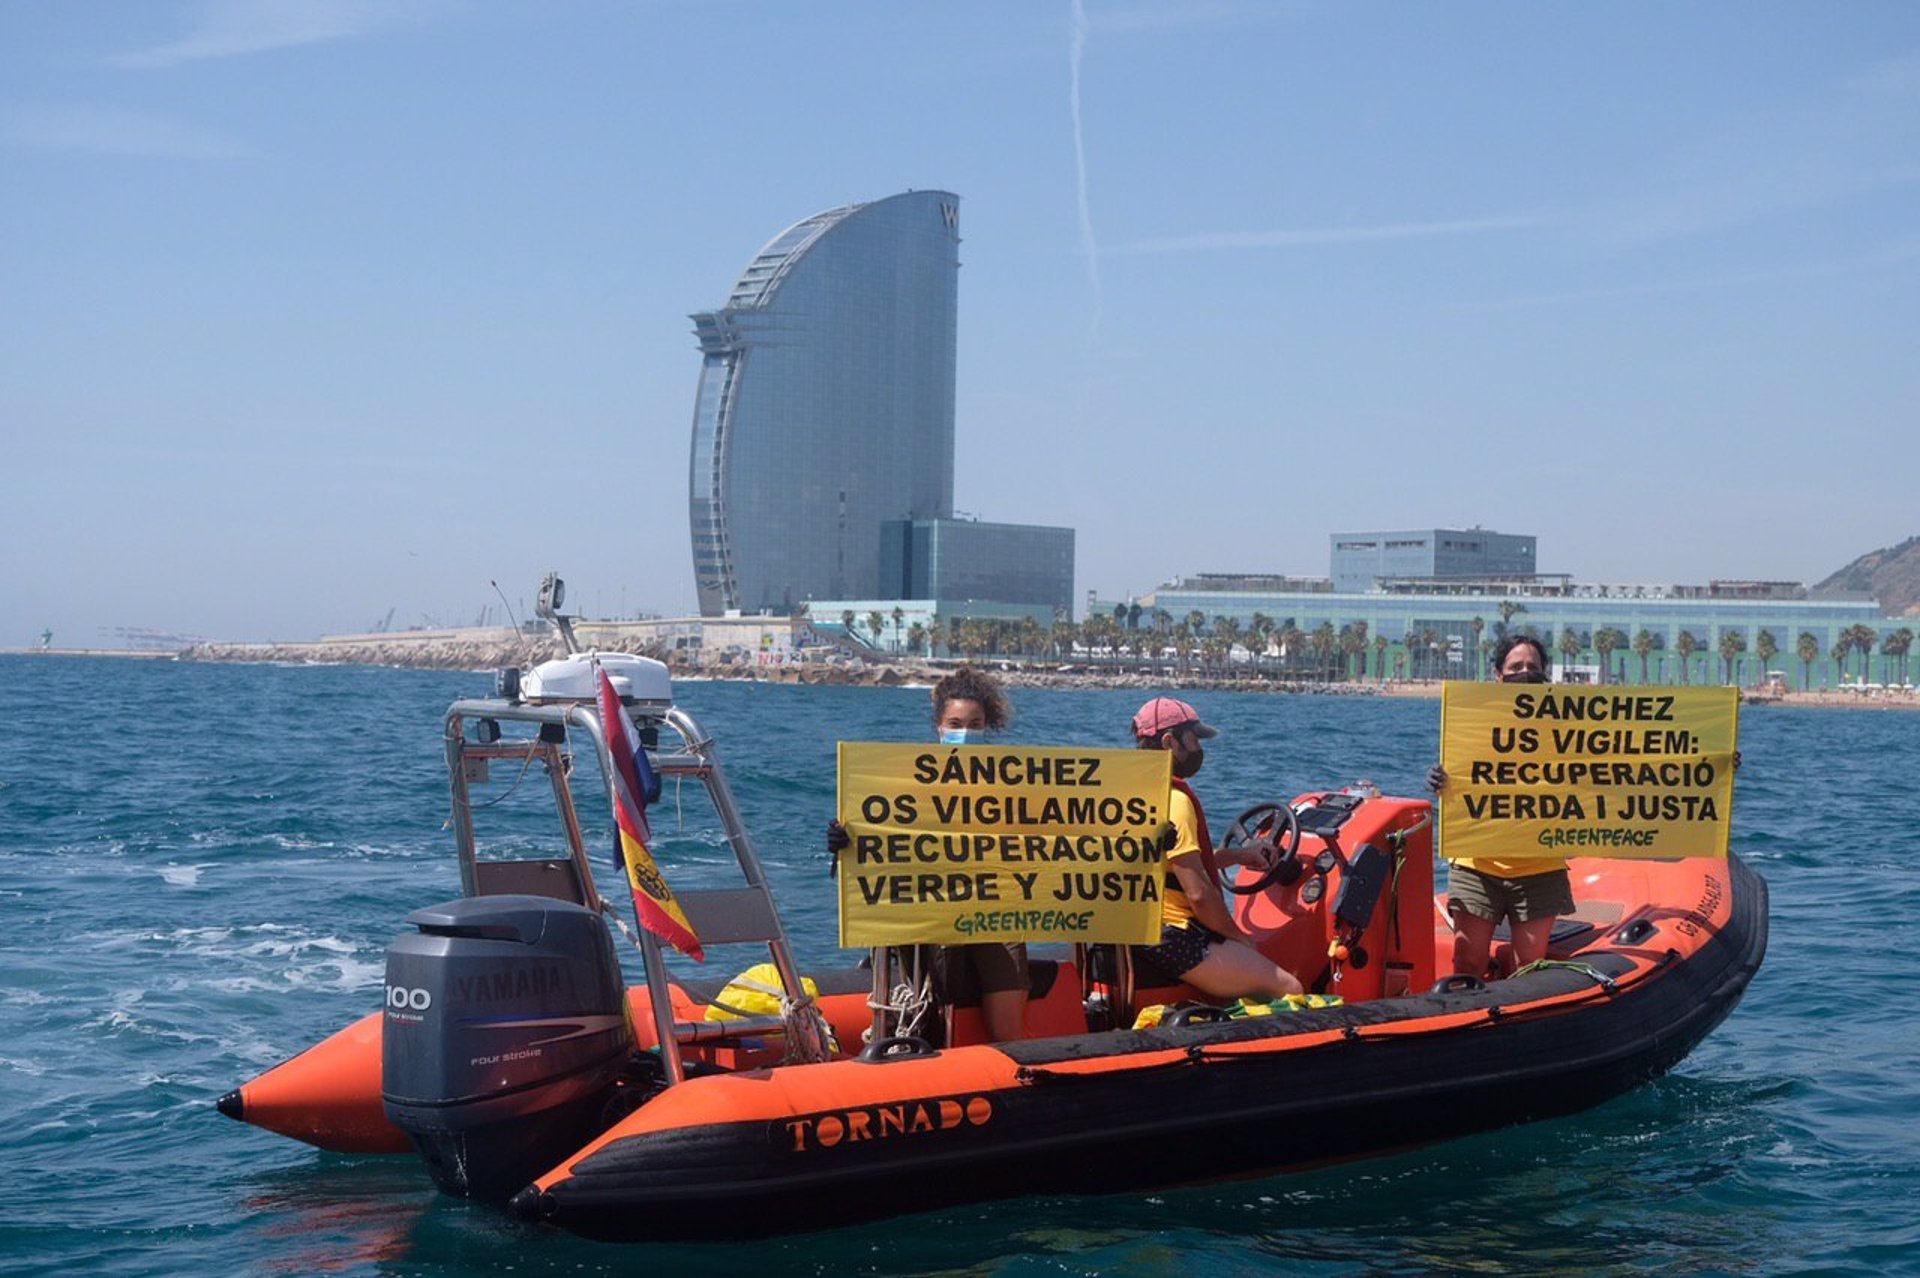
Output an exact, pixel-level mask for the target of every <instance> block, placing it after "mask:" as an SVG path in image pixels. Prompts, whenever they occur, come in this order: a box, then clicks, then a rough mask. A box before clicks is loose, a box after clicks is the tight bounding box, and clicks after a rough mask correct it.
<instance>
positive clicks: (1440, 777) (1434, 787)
mask: <svg viewBox="0 0 1920 1278" xmlns="http://www.w3.org/2000/svg"><path fill="white" fill-rule="evenodd" d="M1446 788H1447V770H1446V769H1445V768H1443V767H1441V766H1440V765H1439V764H1437V763H1436V764H1434V765H1433V766H1432V767H1431V768H1428V769H1427V789H1429V790H1431V791H1433V792H1434V793H1435V794H1438V793H1440V792H1441V791H1442V790H1444V789H1446Z"/></svg>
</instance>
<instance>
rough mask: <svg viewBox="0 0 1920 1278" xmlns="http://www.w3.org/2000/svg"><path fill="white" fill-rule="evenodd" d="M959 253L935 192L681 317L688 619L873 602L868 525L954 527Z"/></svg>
mask: <svg viewBox="0 0 1920 1278" xmlns="http://www.w3.org/2000/svg"><path fill="white" fill-rule="evenodd" d="M959 245H960V234H959V197H958V196H956V195H953V194H951V193H949V192H946V191H910V192H907V193H906V194H903V195H895V196H891V197H888V198H886V199H882V200H875V201H873V202H871V203H866V204H852V205H848V206H846V207H844V208H837V209H831V210H828V211H827V212H824V213H820V214H816V215H815V216H813V217H810V218H807V219H805V220H804V221H801V222H797V223H795V224H794V225H793V226H791V227H788V228H787V229H786V230H785V231H782V232H781V233H780V234H779V235H777V236H775V237H774V238H773V239H772V240H771V241H769V242H768V243H767V245H766V246H765V247H764V248H762V249H761V250H760V251H759V252H758V253H756V254H755V255H754V257H753V259H752V261H750V262H749V263H748V264H747V267H746V269H745V271H743V272H742V273H741V276H740V279H739V282H738V283H736V284H735V285H734V287H733V291H732V293H731V295H730V296H729V297H728V298H727V303H726V305H725V306H724V307H722V308H720V309H719V310H716V311H705V312H701V313H699V314H696V315H694V316H693V317H692V318H693V322H694V332H695V335H696V336H697V337H698V339H699V344H700V352H701V368H700V383H699V391H698V395H697V397H696V399H695V403H694V414H693V448H692V462H691V466H690V479H689V494H688V496H689V515H690V522H691V525H692V536H693V566H694V578H695V582H696V585H697V587H698V590H699V598H700V611H701V613H702V614H703V615H707V616H714V615H718V614H721V613H724V612H726V611H729V610H733V609H740V610H744V611H763V610H770V611H774V612H788V611H790V610H791V609H792V607H793V605H794V604H795V603H797V602H799V601H801V600H805V599H809V598H812V599H827V598H834V599H847V598H871V597H876V596H881V595H884V594H886V593H887V586H886V585H883V583H882V582H881V580H880V558H881V553H880V552H881V545H880V539H881V531H880V530H881V525H882V524H883V523H885V522H887V521H889V520H937V519H944V518H947V517H949V516H951V515H952V513H953V454H954V447H953V442H954V441H953V422H954V367H955V353H956V330H957V317H958V280H959V269H960V251H959ZM889 584H890V583H889Z"/></svg>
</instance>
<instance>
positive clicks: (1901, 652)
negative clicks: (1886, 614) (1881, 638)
mask: <svg viewBox="0 0 1920 1278" xmlns="http://www.w3.org/2000/svg"><path fill="white" fill-rule="evenodd" d="M1887 638H1888V640H1890V641H1891V644H1892V646H1891V647H1887V648H1883V649H1882V651H1883V652H1890V653H1892V654H1893V655H1894V656H1896V657H1898V658H1900V686H1901V687H1903V688H1904V687H1906V686H1907V654H1908V653H1909V652H1911V651H1913V630H1912V628H1911V627H1908V626H1902V627H1900V628H1899V629H1898V630H1896V631H1894V632H1893V633H1892V634H1891V635H1888V636H1887Z"/></svg>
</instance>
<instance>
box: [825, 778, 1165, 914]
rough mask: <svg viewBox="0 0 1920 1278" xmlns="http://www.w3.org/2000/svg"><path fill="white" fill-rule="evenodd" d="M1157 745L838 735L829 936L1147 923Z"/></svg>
mask: <svg viewBox="0 0 1920 1278" xmlns="http://www.w3.org/2000/svg"><path fill="white" fill-rule="evenodd" d="M1171 757H1172V756H1170V755H1168V754H1167V753H1166V752H1165V751H1164V750H1075V749H1040V748H1031V747H1014V746H931V745H879V744H875V743H871V742H858V741H843V742H841V743H840V809H839V816H840V822H841V824H842V825H844V826H846V827H847V834H848V836H849V839H850V842H849V844H848V846H847V847H846V848H845V849H844V850H843V851H842V852H841V853H840V856H839V881H840V944H841V945H844V946H867V945H924V944H965V943H969V942H984V941H1111V942H1124V943H1128V944H1144V943H1150V942H1153V941H1157V940H1159V939H1160V897H1161V891H1162V883H1163V876H1164V874H1165V868H1164V866H1163V863H1162V856H1161V850H1160V843H1159V835H1160V831H1161V829H1162V827H1163V826H1164V824H1165V822H1166V820H1167V795H1168V792H1169V790H1170V784H1171V783H1170V773H1169V767H1170V761H1171Z"/></svg>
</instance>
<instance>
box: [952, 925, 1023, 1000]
mask: <svg viewBox="0 0 1920 1278" xmlns="http://www.w3.org/2000/svg"><path fill="white" fill-rule="evenodd" d="M933 966H934V972H935V974H936V976H935V979H936V981H937V983H938V986H939V989H940V996H941V997H942V998H944V999H945V1000H947V1001H948V1002H950V1003H956V1004H959V1005H960V1006H963V1007H971V1006H973V1005H975V1004H977V1003H978V1002H979V1001H980V996H981V995H982V994H1000V993H1007V992H1010V991H1013V990H1018V991H1020V992H1021V993H1022V994H1024V993H1026V992H1027V979H1028V978H1027V946H1026V942H1024V941H987V942H985V943H983V944H979V945H936V946H934V947H933Z"/></svg>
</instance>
